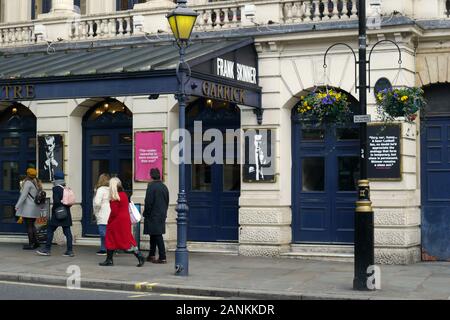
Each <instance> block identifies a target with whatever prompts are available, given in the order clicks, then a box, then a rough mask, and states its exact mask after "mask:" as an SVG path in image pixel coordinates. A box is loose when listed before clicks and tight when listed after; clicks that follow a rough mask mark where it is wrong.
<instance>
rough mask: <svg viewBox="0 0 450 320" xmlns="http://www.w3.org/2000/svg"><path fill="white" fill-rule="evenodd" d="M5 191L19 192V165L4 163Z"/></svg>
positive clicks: (16, 163)
mask: <svg viewBox="0 0 450 320" xmlns="http://www.w3.org/2000/svg"><path fill="white" fill-rule="evenodd" d="M2 169H3V176H2V177H3V191H18V190H19V189H20V187H19V163H18V162H3V168H2Z"/></svg>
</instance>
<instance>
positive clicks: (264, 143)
mask: <svg viewBox="0 0 450 320" xmlns="http://www.w3.org/2000/svg"><path fill="white" fill-rule="evenodd" d="M243 180H244V182H254V183H258V182H275V130H274V129H248V130H244V170H243Z"/></svg>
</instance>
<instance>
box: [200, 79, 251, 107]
mask: <svg viewBox="0 0 450 320" xmlns="http://www.w3.org/2000/svg"><path fill="white" fill-rule="evenodd" d="M202 92H203V95H204V96H205V97H208V98H213V99H218V100H224V101H229V102H234V103H239V104H245V90H244V89H239V88H234V87H230V86H225V85H222V84H217V83H213V82H209V81H204V82H203V85H202Z"/></svg>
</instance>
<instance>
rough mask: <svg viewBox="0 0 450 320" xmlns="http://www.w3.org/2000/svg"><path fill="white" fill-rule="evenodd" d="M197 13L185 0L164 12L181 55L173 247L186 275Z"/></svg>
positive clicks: (177, 265)
mask: <svg viewBox="0 0 450 320" xmlns="http://www.w3.org/2000/svg"><path fill="white" fill-rule="evenodd" d="M197 16H198V13H196V12H195V11H193V10H191V9H189V8H187V7H186V0H179V1H177V6H176V8H175V9H174V10H172V11H171V12H169V13H168V14H167V20H168V21H169V25H170V28H171V30H172V32H173V35H174V37H175V39H176V42H177V45H178V48H179V50H180V59H179V62H178V66H177V70H176V73H177V79H178V83H179V91H178V93H177V94H176V95H175V97H176V99H177V100H178V108H179V130H180V138H179V145H180V146H181V150H182V151H181V154H180V166H179V177H178V182H179V193H178V200H177V206H176V209H175V211H176V212H177V249H176V251H175V275H178V276H187V275H188V274H189V252H188V250H187V227H188V212H189V207H188V202H187V197H186V158H185V155H186V147H190V146H186V137H185V126H186V115H185V113H186V101H187V95H186V90H185V85H186V77H187V76H186V68H187V67H188V65H187V63H186V61H184V57H185V54H186V48H187V47H188V46H189V39H190V37H191V34H192V29H193V28H194V24H195V21H196V20H197Z"/></svg>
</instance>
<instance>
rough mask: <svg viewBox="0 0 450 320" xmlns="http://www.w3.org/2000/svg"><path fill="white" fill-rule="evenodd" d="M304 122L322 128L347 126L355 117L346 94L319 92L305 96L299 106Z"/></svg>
mask: <svg viewBox="0 0 450 320" xmlns="http://www.w3.org/2000/svg"><path fill="white" fill-rule="evenodd" d="M298 113H299V115H300V117H301V119H302V120H304V121H308V122H311V123H314V124H316V125H317V126H321V125H324V124H330V123H334V124H345V123H348V122H349V121H351V118H352V116H353V113H352V111H351V110H350V103H349V102H348V97H347V95H346V94H345V93H342V92H337V91H335V90H331V89H330V90H326V91H317V92H312V93H310V94H308V95H307V96H303V97H301V99H300V103H299V105H298Z"/></svg>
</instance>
